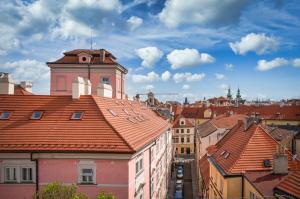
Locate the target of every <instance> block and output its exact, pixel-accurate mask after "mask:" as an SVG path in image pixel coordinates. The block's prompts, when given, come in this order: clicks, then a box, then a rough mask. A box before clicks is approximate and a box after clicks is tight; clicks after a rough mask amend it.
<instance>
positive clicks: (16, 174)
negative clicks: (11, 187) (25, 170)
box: [3, 165, 18, 184]
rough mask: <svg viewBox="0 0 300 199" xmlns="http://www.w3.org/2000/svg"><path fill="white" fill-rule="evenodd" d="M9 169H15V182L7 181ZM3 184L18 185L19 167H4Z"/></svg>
mask: <svg viewBox="0 0 300 199" xmlns="http://www.w3.org/2000/svg"><path fill="white" fill-rule="evenodd" d="M7 169H15V172H14V175H15V176H14V177H15V179H14V180H10V179H7ZM3 170H4V172H3V182H4V183H6V184H9V183H18V166H16V165H7V166H4V167H3ZM9 174H11V171H9Z"/></svg>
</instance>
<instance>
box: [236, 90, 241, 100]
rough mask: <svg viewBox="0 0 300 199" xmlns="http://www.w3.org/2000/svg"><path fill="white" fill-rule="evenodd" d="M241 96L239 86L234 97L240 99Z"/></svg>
mask: <svg viewBox="0 0 300 199" xmlns="http://www.w3.org/2000/svg"><path fill="white" fill-rule="evenodd" d="M241 98H242V96H241V92H240V88H238V90H237V93H236V99H237V100H240V99H241Z"/></svg>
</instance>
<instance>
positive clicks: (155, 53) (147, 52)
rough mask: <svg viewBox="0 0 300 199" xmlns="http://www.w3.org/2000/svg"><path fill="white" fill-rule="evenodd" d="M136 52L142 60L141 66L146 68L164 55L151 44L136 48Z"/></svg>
mask: <svg viewBox="0 0 300 199" xmlns="http://www.w3.org/2000/svg"><path fill="white" fill-rule="evenodd" d="M136 53H137V55H138V56H139V57H140V58H141V59H142V60H143V61H142V66H144V67H147V68H151V67H153V66H154V64H155V63H156V62H158V60H160V59H161V58H162V56H163V55H164V53H163V52H162V51H161V50H159V49H158V48H157V47H153V46H150V47H145V48H140V49H137V50H136Z"/></svg>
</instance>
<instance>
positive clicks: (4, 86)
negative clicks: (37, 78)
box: [0, 72, 15, 95]
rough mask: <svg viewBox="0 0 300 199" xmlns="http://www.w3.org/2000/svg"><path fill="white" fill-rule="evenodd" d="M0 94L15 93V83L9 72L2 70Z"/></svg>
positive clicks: (0, 73)
mask: <svg viewBox="0 0 300 199" xmlns="http://www.w3.org/2000/svg"><path fill="white" fill-rule="evenodd" d="M0 94H6V95H13V94H15V84H14V81H13V79H12V77H11V75H10V74H9V73H2V72H0Z"/></svg>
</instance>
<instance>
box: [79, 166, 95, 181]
mask: <svg viewBox="0 0 300 199" xmlns="http://www.w3.org/2000/svg"><path fill="white" fill-rule="evenodd" d="M96 168H97V167H96V164H95V163H94V161H82V162H81V161H80V162H79V164H78V184H80V185H95V184H96V180H97V178H96V177H97V170H96ZM83 169H92V181H91V182H84V181H83Z"/></svg>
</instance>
